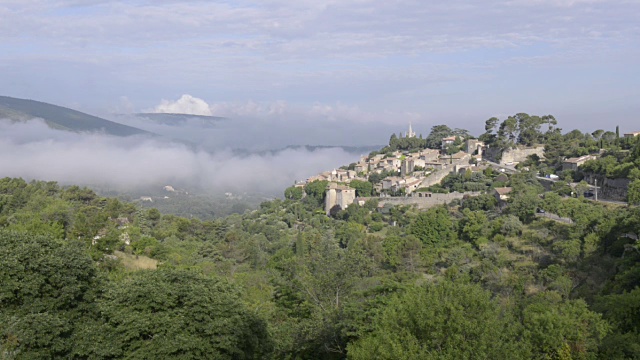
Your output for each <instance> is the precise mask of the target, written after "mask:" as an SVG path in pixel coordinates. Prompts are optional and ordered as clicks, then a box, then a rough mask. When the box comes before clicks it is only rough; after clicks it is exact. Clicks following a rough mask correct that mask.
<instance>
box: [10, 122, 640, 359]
mask: <svg viewBox="0 0 640 360" xmlns="http://www.w3.org/2000/svg"><path fill="white" fill-rule="evenodd" d="M545 120H546V121H548V122H550V120H549V119H548V118H546V119H545ZM549 127H551V125H549ZM505 133H506V130H505ZM574 135H576V134H574ZM600 135H602V134H600ZM561 136H562V137H563V139H564V138H565V136H567V135H561ZM497 138H499V136H498V137H497ZM497 138H496V139H497ZM507 138H508V136H507ZM516 138H517V137H516ZM516 138H514V139H516ZM592 138H593V137H591V138H588V137H586V136H585V135H582V136H581V137H580V138H579V139H574V140H575V141H574V144H575V147H574V148H575V149H579V148H580V147H583V146H587V145H588V144H590V142H589V141H591V139H592ZM567 139H568V140H567V142H568V141H569V139H573V138H572V137H567ZM394 141H397V140H394ZM514 141H517V140H514ZM532 141H534V140H532ZM536 141H538V140H536ZM595 141H596V145H594V146H597V144H598V143H599V139H596V140H595ZM564 143H565V142H563V144H564ZM554 144H556V145H557V143H554ZM574 148H571V147H569V146H568V147H567V149H574ZM625 148H626V150H625ZM637 149H640V145H638V148H637ZM551 151H552V148H551V146H549V152H550V153H551ZM562 151H563V152H567V151H569V150H566V149H563V150H562ZM578 151H580V150H578ZM635 151H636V148H635V147H634V144H632V143H629V144H628V146H627V145H626V143H623V141H622V140H618V141H617V142H616V141H615V140H614V139H611V148H610V152H611V154H612V155H611V156H615V154H616V153H620V152H622V153H624V154H626V155H625V156H626V157H625V158H624V159H626V160H625V161H627V160H628V163H630V164H633V165H630V166H629V167H630V168H631V169H629V171H628V172H627V173H628V174H630V177H635V176H636V174H637V169H638V165H639V164H636V163H635V162H634V161H637V159H638V158H640V156H638V157H634V156H635V155H636V154H635ZM638 151H640V150H638ZM638 154H640V152H639V153H638ZM558 156H560V155H558ZM554 159H555V158H554V157H551V160H549V161H550V162H542V163H541V162H540V161H539V159H538V163H537V164H536V163H535V160H536V159H531V167H532V169H531V171H523V172H521V173H518V174H513V175H511V176H510V177H508V178H507V179H500V180H496V177H497V175H498V174H494V173H492V172H490V171H488V172H485V173H479V174H475V175H468V176H466V175H460V176H451V177H449V178H448V179H446V180H445V181H444V182H443V184H442V186H441V187H442V188H443V189H451V190H453V189H458V188H459V189H468V188H474V189H478V190H483V191H485V190H486V191H487V193H486V194H485V195H481V196H477V197H471V198H465V199H462V200H456V201H454V202H452V203H450V204H447V205H442V206H437V207H433V208H430V209H428V210H423V211H419V210H417V209H415V208H412V207H408V206H396V207H393V208H391V209H380V208H379V207H378V206H377V205H378V204H377V201H376V200H375V199H373V200H369V201H367V203H365V204H364V206H359V205H357V204H352V205H351V206H349V207H348V208H347V209H346V210H343V211H340V212H338V213H336V214H335V216H332V217H328V216H326V215H325V213H324V211H323V208H322V204H323V196H324V187H323V184H313V185H312V186H307V188H306V189H305V190H303V192H302V193H299V191H300V190H298V191H297V192H295V191H294V190H292V189H288V193H287V196H286V198H285V199H284V200H273V201H268V202H264V203H262V204H261V205H260V207H259V208H258V209H257V210H253V211H247V212H245V213H244V214H235V215H230V216H228V217H226V218H223V219H216V220H208V221H202V220H198V219H187V218H182V217H178V216H175V215H168V214H162V213H160V212H159V211H158V210H156V209H147V208H141V207H139V206H138V205H135V204H131V203H127V202H123V201H120V200H117V199H114V198H105V197H101V196H98V195H97V194H96V193H95V192H93V191H92V190H90V189H87V188H80V187H77V186H71V187H62V186H59V185H58V184H56V183H54V182H43V181H32V182H26V181H24V180H22V179H14V178H4V179H0V358H2V359H50V358H72V359H116V358H131V359H149V358H157V359H164V358H181V359H205V358H206V359H211V358H214V359H269V358H273V359H345V358H349V359H600V358H602V359H637V358H640V329H639V328H638V326H639V325H638V324H640V290H639V289H638V285H639V284H640V248H639V246H638V237H639V236H640V209H639V208H638V207H635V206H626V205H617V204H606V203H601V202H594V201H591V200H589V199H585V198H584V197H582V196H580V197H570V196H564V195H565V193H564V192H563V191H564V190H563V189H561V188H560V187H558V188H554V189H553V190H552V191H545V189H544V188H543V187H542V186H541V185H540V183H539V181H538V180H537V179H536V177H535V171H536V170H534V169H533V167H534V166H538V167H539V168H541V167H547V168H553V167H554V163H553V161H554ZM602 159H603V158H601V160H597V161H594V162H593V163H591V164H590V165H589V166H593V167H595V166H597V165H598V164H600V163H602V162H604V161H610V160H602ZM605 159H606V157H605ZM625 161H622V162H618V163H617V165H615V166H619V165H620V164H624V163H627V162H625ZM594 169H595V168H594ZM603 169H604V170H602V171H605V172H606V171H607V168H606V167H604V168H603ZM634 169H635V170H634ZM612 171H613V170H612ZM465 176H466V177H465ZM572 176H573V175H572ZM503 177H504V176H503ZM470 183H473V184H475V185H469V184H470ZM361 185H362V184H361ZM498 185H499V186H510V187H511V188H512V189H513V191H512V193H511V196H510V199H509V201H508V202H507V203H504V204H500V203H498V201H497V200H496V198H495V197H494V196H493V195H491V193H490V192H489V190H490V189H491V188H492V187H494V186H498ZM362 186H363V189H364V190H363V191H366V190H367V188H366V187H365V186H364V185H362ZM383 210H384V211H383ZM551 215H553V216H551Z"/></svg>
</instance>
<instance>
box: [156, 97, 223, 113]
mask: <svg viewBox="0 0 640 360" xmlns="http://www.w3.org/2000/svg"><path fill="white" fill-rule="evenodd" d="M153 112H156V113H164V114H189V115H206V116H211V115H212V112H211V109H210V108H209V104H207V102H206V101H204V100H202V99H199V98H196V97H193V96H191V95H188V94H185V95H182V96H181V97H180V99H178V100H176V101H170V100H164V99H163V100H162V102H161V103H160V105H158V106H156V108H155V109H154V111H153Z"/></svg>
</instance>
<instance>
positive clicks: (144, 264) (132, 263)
mask: <svg viewBox="0 0 640 360" xmlns="http://www.w3.org/2000/svg"><path fill="white" fill-rule="evenodd" d="M113 254H114V255H115V256H117V257H118V258H119V259H120V261H121V262H122V265H124V267H125V269H127V270H130V271H136V270H155V269H157V268H158V260H154V259H152V258H150V257H147V256H144V255H138V256H136V255H129V254H125V253H123V252H122V251H114V252H113Z"/></svg>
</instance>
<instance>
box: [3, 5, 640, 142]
mask: <svg viewBox="0 0 640 360" xmlns="http://www.w3.org/2000/svg"><path fill="white" fill-rule="evenodd" d="M0 19H2V21H0V79H2V80H1V81H0V95H8V96H15V97H22V98H31V99H35V100H41V101H46V102H51V103H55V104H59V105H64V106H70V107H73V108H76V109H79V110H84V111H88V112H93V113H99V114H108V113H110V112H127V111H156V110H158V109H160V108H159V106H161V105H162V106H164V107H163V108H167V104H169V105H172V107H171V106H170V107H169V108H171V109H173V110H180V109H182V108H185V109H190V110H193V109H194V106H193V104H194V101H195V102H196V103H197V104H196V105H198V106H205V107H206V109H205V110H206V111H205V110H202V111H205V112H207V113H211V114H214V115H220V116H228V117H255V118H256V119H260V118H271V119H276V120H277V119H281V121H283V122H287V121H297V120H298V119H302V118H304V119H313V121H316V122H323V121H326V122H328V123H331V122H335V121H339V122H345V121H346V122H356V123H362V124H363V126H376V124H384V128H385V129H387V128H388V127H389V126H391V127H395V126H397V127H398V130H400V129H404V128H405V127H406V124H407V123H408V122H409V121H412V122H413V123H414V128H416V129H417V130H418V131H420V132H423V133H425V134H426V133H428V129H429V128H430V127H431V126H432V125H435V124H440V123H448V124H450V125H451V126H452V127H454V126H455V127H464V128H468V129H471V130H472V131H473V132H476V133H478V132H480V130H481V129H482V127H483V125H484V120H486V119H488V118H490V117H492V116H498V117H501V118H502V117H506V116H508V115H511V114H515V113H517V112H527V113H530V114H539V115H543V114H553V115H555V116H556V118H558V120H559V121H560V125H561V126H562V127H563V128H564V129H566V130H569V129H573V128H581V129H583V130H585V131H586V130H589V131H592V130H595V129H597V128H604V127H610V128H612V127H614V126H615V124H619V125H620V126H621V128H622V130H623V131H628V130H640V120H638V119H637V114H638V113H640V105H639V104H640V103H639V102H638V98H640V85H639V83H640V70H639V69H638V68H639V66H638V65H639V64H640V21H638V19H640V1H637V0H629V1H617V0H607V1H598V0H510V1H497V0H478V1H473V2H471V1H459V0H449V1H424V0H422V1H419V0H407V1H403V0H397V1H389V0H353V1H349V0H340V1H334V0H331V1H322V0H313V1H311V0H297V1H284V0H265V1H247V0H239V1H171V0H161V1H126V2H125V1H100V0H93V1H82V0H60V1H55V0H0ZM184 94H189V95H190V96H191V97H182V95H184ZM193 98H197V99H201V100H202V102H203V103H204V105H203V104H202V103H201V102H199V101H197V100H193ZM179 99H182V100H179ZM185 104H186V105H191V106H186V105H185ZM185 106H186V107H185ZM385 136H386V135H385ZM387 138H388V137H387ZM374 142H375V143H379V142H380V141H374Z"/></svg>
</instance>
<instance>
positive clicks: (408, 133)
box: [405, 123, 416, 138]
mask: <svg viewBox="0 0 640 360" xmlns="http://www.w3.org/2000/svg"><path fill="white" fill-rule="evenodd" d="M405 135H406V137H408V138H413V137H416V133H414V132H413V129H412V128H411V123H409V131H408V132H407V133H406V134H405Z"/></svg>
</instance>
